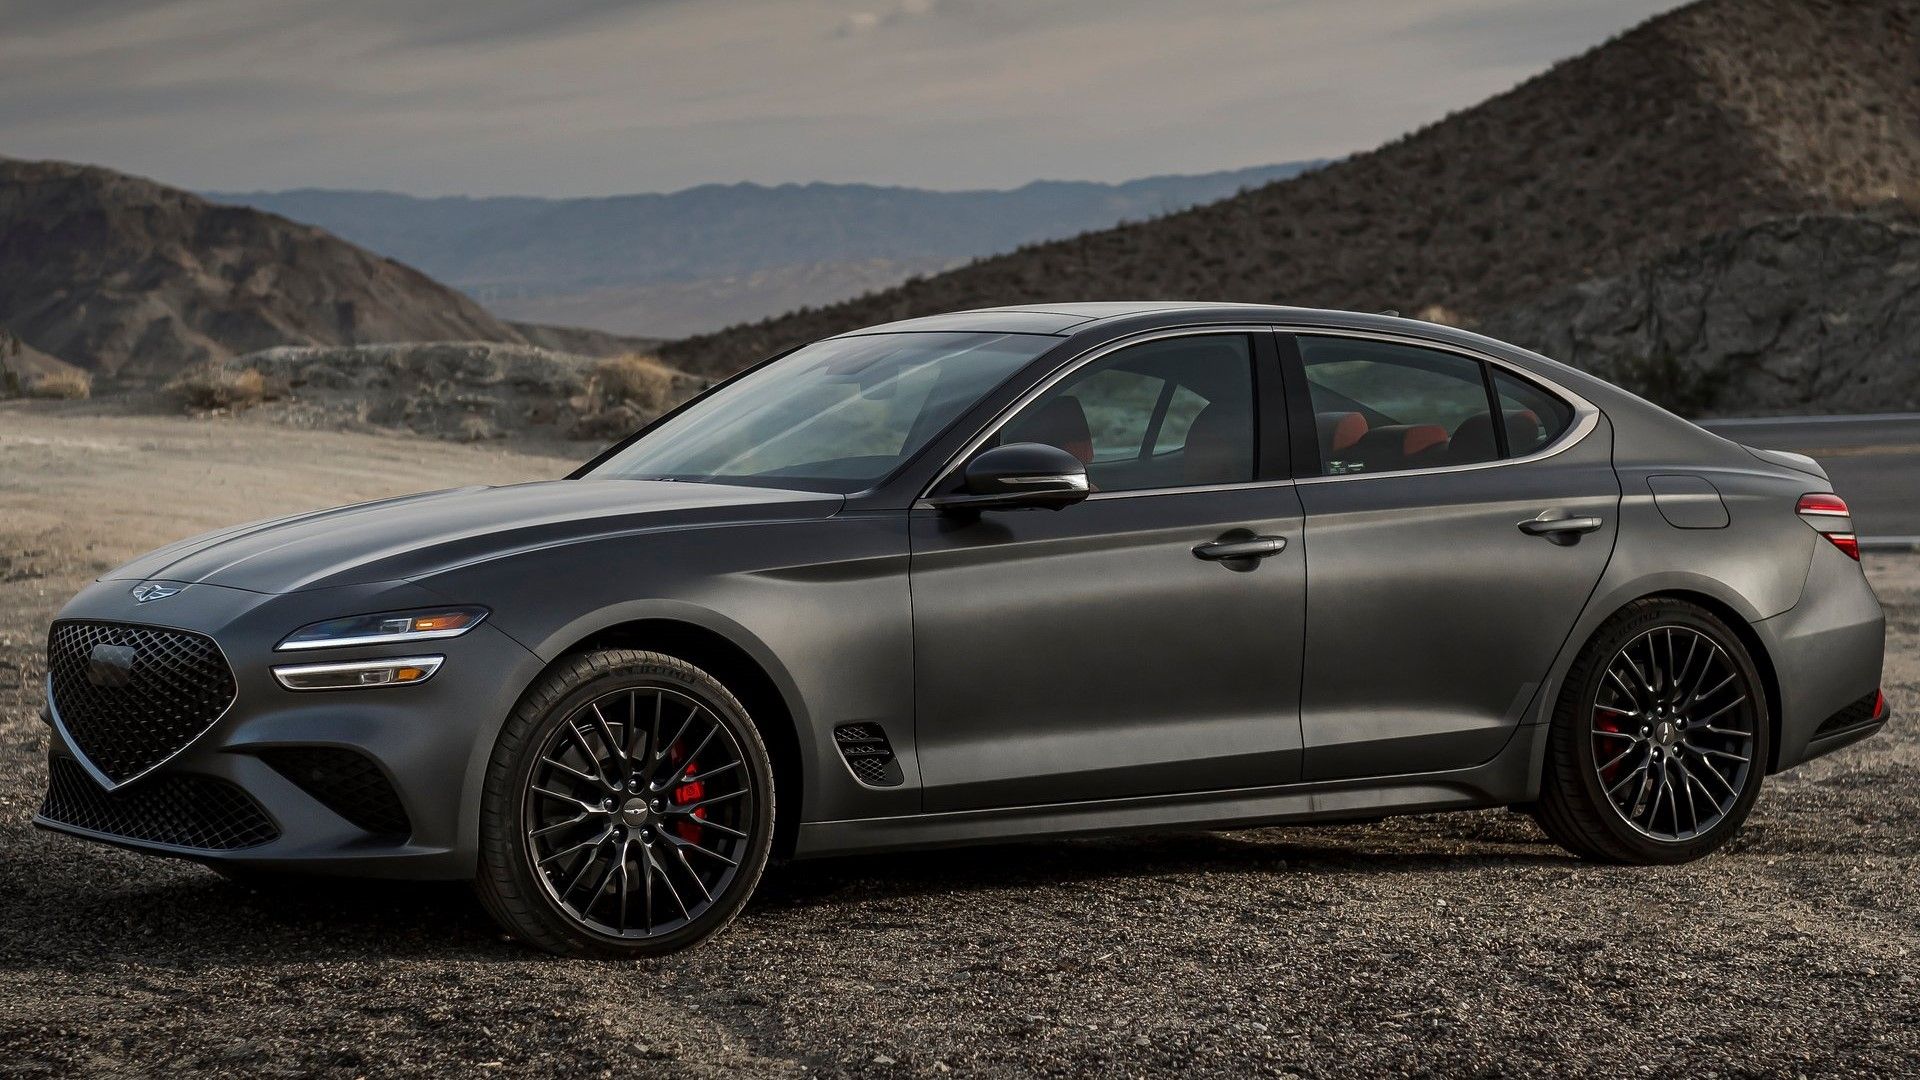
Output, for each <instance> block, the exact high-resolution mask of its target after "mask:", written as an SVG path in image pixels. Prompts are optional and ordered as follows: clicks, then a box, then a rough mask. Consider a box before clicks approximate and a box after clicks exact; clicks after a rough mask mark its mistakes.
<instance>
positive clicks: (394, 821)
mask: <svg viewBox="0 0 1920 1080" xmlns="http://www.w3.org/2000/svg"><path fill="white" fill-rule="evenodd" d="M260 757H261V759H262V760H264V761H266V763H267V764H269V765H271V766H273V767H274V769H276V770H277V771H278V772H279V773H280V774H281V775H282V776H285V777H286V778H287V779H289V780H291V781H293V782H294V783H295V784H297V785H299V787H300V790H302V791H304V792H306V793H307V794H309V795H311V796H313V797H314V798H315V799H318V800H319V801H320V802H321V803H322V804H324V805H325V806H326V808H327V809H329V810H331V811H333V812H334V813H336V814H339V815H340V816H341V817H343V818H346V819H347V820H348V821H349V822H351V823H353V824H354V825H355V826H357V827H359V828H361V829H365V830H366V831H367V832H370V833H373V834H374V835H376V836H399V837H404V836H407V835H408V834H410V833H412V832H413V822H412V821H411V820H409V819H408V817H407V809H406V807H404V806H402V805H400V796H399V795H398V794H397V793H396V792H395V791H394V790H393V785H392V784H391V783H388V782H387V776H386V774H385V773H383V772H381V771H380V766H378V765H375V764H374V763H373V761H372V759H370V758H368V757H367V756H366V755H365V754H360V753H356V752H355V751H352V750H345V749H341V748H340V747H336V746H287V747H279V748H276V749H272V750H262V751H260Z"/></svg>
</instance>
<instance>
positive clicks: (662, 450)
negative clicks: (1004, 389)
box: [587, 333, 1060, 492]
mask: <svg viewBox="0 0 1920 1080" xmlns="http://www.w3.org/2000/svg"><path fill="white" fill-rule="evenodd" d="M1059 342H1060V339H1059V338H1055V337H1047V336H1042V335H1037V334H980V333H970V334H869V335H864V336H860V337H846V338H833V339H830V340H827V341H820V342H815V343H814V344H812V345H808V346H806V347H805V348H802V349H799V350H797V351H795V352H793V353H791V354H789V355H787V356H783V357H781V358H780V359H778V360H775V361H774V362H773V363H771V364H768V365H767V366H765V367H763V368H761V369H760V370H758V371H755V372H753V373H752V374H750V375H747V376H745V377H743V378H741V379H739V380H738V381H736V382H734V383H732V384H730V385H728V386H725V387H722V388H721V389H719V390H716V391H714V392H713V393H711V394H709V395H707V396H706V397H704V398H702V399H701V400H699V401H697V402H695V403H694V404H693V405H691V406H689V407H688V408H687V409H686V411H684V412H682V413H681V414H680V415H678V416H675V417H673V418H672V419H671V420H668V421H667V422H666V423H663V424H661V425H660V426H659V427H657V428H655V429H654V430H652V431H650V432H648V433H647V434H646V435H645V436H643V437H642V438H640V439H639V440H637V441H635V442H634V443H633V444H632V445H630V446H628V447H626V448H625V449H623V450H621V451H620V452H619V453H617V454H615V455H613V456H612V457H610V458H608V459H607V460H606V461H604V462H601V463H600V465H598V466H597V467H595V468H594V469H593V471H592V472H590V473H588V474H587V475H589V476H593V477H597V478H600V479H608V478H620V479H628V480H692V481H704V482H709V483H726V484H748V485H757V486H761V487H784V488H798V489H803V490H809V491H836V492H852V491H859V490H861V489H862V488H865V487H869V486H871V485H872V484H873V483H874V482H875V481H877V480H880V479H881V478H883V477H885V476H886V475H887V474H888V473H890V472H892V471H893V470H894V469H896V468H898V467H899V466H900V464H901V463H903V462H905V461H906V460H907V459H908V458H909V457H912V456H913V454H914V453H915V452H917V451H918V450H919V449H920V448H921V447H923V446H925V445H926V444H927V443H928V442H929V441H930V440H932V439H933V437H934V436H936V435H938V434H939V433H940V432H941V431H942V430H943V429H945V428H946V426H947V425H948V424H950V423H952V422H953V420H954V418H955V417H957V416H959V415H960V413H961V412H962V411H964V410H965V409H966V408H967V407H968V406H970V405H972V404H973V403H974V402H976V401H978V400H979V399H980V397H981V396H982V395H984V394H985V393H986V392H987V391H989V390H991V389H993V388H994V387H996V386H998V385H1000V383H1001V382H1003V381H1004V380H1005V379H1006V378H1007V377H1008V376H1010V375H1012V374H1013V373H1014V372H1015V371H1018V370H1019V369H1020V368H1021V367H1022V366H1024V365H1025V364H1026V363H1027V362H1028V361H1029V360H1032V359H1033V358H1034V357H1036V356H1039V355H1040V354H1041V353H1043V352H1045V351H1046V350H1047V349H1049V348H1051V347H1052V346H1054V345H1057V344H1059Z"/></svg>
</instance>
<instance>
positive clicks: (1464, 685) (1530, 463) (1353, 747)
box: [1281, 335, 1620, 780]
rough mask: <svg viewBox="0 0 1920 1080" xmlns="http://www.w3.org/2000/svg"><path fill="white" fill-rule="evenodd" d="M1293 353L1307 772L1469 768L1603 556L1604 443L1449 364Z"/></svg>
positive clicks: (1556, 407)
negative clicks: (1306, 463) (1303, 565)
mask: <svg viewBox="0 0 1920 1080" xmlns="http://www.w3.org/2000/svg"><path fill="white" fill-rule="evenodd" d="M1297 342H1298V346H1297V350H1296V349H1295V348H1294V347H1292V346H1291V345H1290V344H1289V342H1288V339H1287V338H1286V337H1284V336H1283V337H1282V338H1281V344H1282V346H1283V348H1282V350H1281V351H1282V354H1283V356H1284V357H1285V358H1286V359H1285V362H1286V363H1287V364H1289V365H1295V366H1292V368H1291V370H1290V372H1289V375H1290V378H1291V379H1292V380H1293V383H1292V386H1293V388H1294V389H1295V391H1296V393H1295V394H1294V395H1293V396H1294V397H1295V398H1299V397H1301V396H1303V395H1302V394H1300V393H1299V392H1298V391H1299V390H1300V389H1302V382H1304V389H1305V391H1306V394H1305V395H1304V396H1305V397H1307V398H1308V399H1309V400H1311V402H1312V411H1313V415H1312V417H1311V422H1312V424H1313V426H1314V428H1315V429H1316V431H1317V433H1318V441H1319V447H1318V451H1319V458H1320V462H1319V468H1318V469H1317V470H1313V471H1317V472H1318V473H1319V474H1320V475H1318V476H1314V477H1302V479H1301V480H1300V482H1299V488H1298V490H1299V492H1300V499H1301V503H1302V506H1303V508H1304V510H1305V512H1306V516H1307V526H1306V548H1307V559H1306V562H1307V575H1308V578H1309V580H1310V582H1311V587H1310V589H1309V590H1308V595H1307V619H1306V673H1307V674H1306V682H1305V686H1304V688H1303V694H1302V699H1301V728H1302V732H1303V735H1304V742H1305V747H1306V749H1305V767H1304V776H1305V777H1306V778H1307V779H1310V780H1327V779H1338V778H1346V777H1369V776H1390V775H1396V774H1403V773H1420V772H1435V771H1441V770H1445V769H1455V768H1463V767H1466V766H1470V765H1476V764H1479V763H1481V762H1483V761H1486V760H1487V759H1489V758H1491V757H1492V756H1493V755H1494V754H1496V753H1497V752H1499V750H1500V749H1501V748H1502V747H1503V746H1505V745H1506V743H1507V740H1508V739H1509V738H1510V737H1511V736H1512V734H1513V732H1514V730H1515V727H1516V725H1517V724H1518V723H1519V722H1520V720H1521V719H1522V717H1523V715H1524V714H1525V712H1526V710H1527V707H1528V705H1529V704H1530V703H1531V702H1532V701H1533V699H1534V697H1535V695H1536V694H1537V692H1538V691H1539V689H1540V685H1541V682H1542V680H1544V678H1545V677H1546V674H1547V672H1548V669H1549V668H1550V667H1551V666H1552V663H1553V659H1554V657H1555V655H1556V654H1557V653H1558V652H1559V651H1560V648H1561V646H1562V645H1563V644H1564V643H1565V642H1566V639H1567V635H1568V634H1569V633H1570V632H1571V630H1572V628H1573V623H1574V620H1575V619H1577V618H1578V617H1579V615H1580V612H1581V610H1582V609H1583V608H1584V607H1585V606H1586V602H1587V599H1588V597H1589V596H1591V594H1592V592H1593V589H1594V586H1595V585H1596V584H1597V583H1598V581H1599V579H1600V574H1601V572H1602V571H1603V570H1605V569H1606V565H1607V560H1608V558H1609V556H1610V555H1611V553H1612V551H1613V540H1614V531H1615V526H1616V520H1617V517H1618V510H1619V503H1620V486H1619V482H1618V480H1617V479H1616V478H1615V476H1614V472H1613V465H1612V460H1611V449H1612V432H1611V429H1610V427H1609V426H1608V424H1607V422H1606V418H1605V417H1604V416H1601V415H1599V414H1598V413H1595V412H1593V411H1592V410H1591V409H1589V408H1586V407H1583V406H1576V405H1575V404H1574V403H1571V402H1568V401H1566V400H1564V399H1563V398H1562V397H1561V396H1559V395H1558V394H1556V393H1555V392H1553V391H1551V390H1549V389H1547V388H1545V387H1542V386H1540V385H1537V384H1535V383H1533V382H1532V381H1530V380H1528V379H1526V378H1524V377H1522V376H1520V375H1518V374H1517V373H1514V372H1510V371H1508V370H1506V369H1505V368H1502V367H1499V366H1497V365H1492V364H1488V363H1486V362H1485V361H1482V360H1480V359H1478V358H1474V357H1470V356H1467V355H1464V354H1461V353H1456V352H1451V351H1444V350H1439V349H1428V348H1422V347H1416V346H1412V345H1408V344H1401V343H1396V342H1380V341H1372V340H1367V339H1358V338H1347V337H1334V336H1325V337H1314V336H1310V335H1301V336H1300V337H1299V338H1298V339H1297ZM1303 374H1304V380H1302V378H1301V376H1302V375H1303ZM1296 415H1300V414H1298V413H1297V414H1296ZM1302 422H1303V424H1304V423H1305V422H1306V418H1304V417H1303V420H1302ZM1296 445H1298V444H1296ZM1300 456H1303V457H1304V456H1306V455H1305V454H1302V455H1300ZM1296 471H1297V472H1299V471H1305V470H1296ZM1522 522H1527V523H1529V524H1528V525H1527V527H1526V528H1524V529H1523V528H1522V524H1521V523H1522Z"/></svg>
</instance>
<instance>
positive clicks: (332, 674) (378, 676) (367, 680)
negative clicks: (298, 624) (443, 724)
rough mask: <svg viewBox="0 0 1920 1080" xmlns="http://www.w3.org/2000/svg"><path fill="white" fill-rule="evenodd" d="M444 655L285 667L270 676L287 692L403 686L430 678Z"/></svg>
mask: <svg viewBox="0 0 1920 1080" xmlns="http://www.w3.org/2000/svg"><path fill="white" fill-rule="evenodd" d="M446 659H447V658H446V657H444V656H409V657H405V658H403V659H394V660H355V661H353V662H351V663H345V664H287V665H284V666H282V667H277V668H274V669H273V677H274V678H276V679H278V680H280V685H281V686H284V687H286V688H287V689H289V690H358V689H363V688H366V687H373V686H406V685H409V684H411V683H423V682H426V681H427V680H428V679H431V678H433V673H434V672H436V671H439V670H440V665H441V664H443V663H445V662H446Z"/></svg>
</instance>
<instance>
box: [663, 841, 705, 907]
mask: <svg viewBox="0 0 1920 1080" xmlns="http://www.w3.org/2000/svg"><path fill="white" fill-rule="evenodd" d="M667 850H669V851H671V852H673V857H674V859H675V860H676V861H678V862H679V863H680V869H682V870H685V871H686V872H687V876H688V877H689V878H692V879H693V887H694V888H696V889H699V890H700V896H701V898H702V899H704V900H705V901H706V902H707V903H709V904H711V903H713V894H712V893H710V892H708V891H707V883H706V882H704V881H701V880H700V875H699V874H696V873H694V870H693V864H692V863H689V862H688V861H687V853H686V852H684V851H681V850H680V845H678V844H674V843H669V844H668V845H667Z"/></svg>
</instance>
